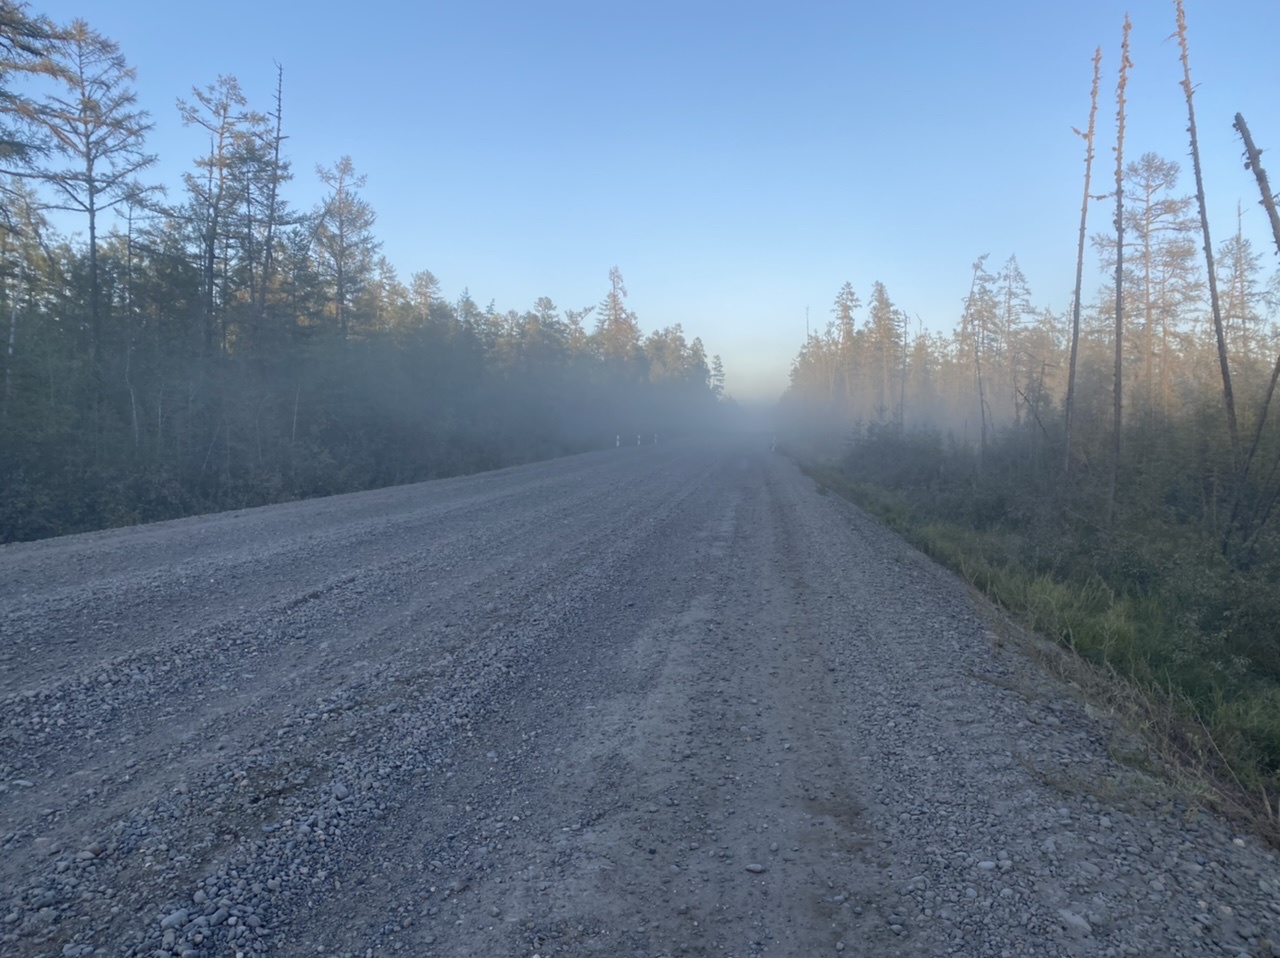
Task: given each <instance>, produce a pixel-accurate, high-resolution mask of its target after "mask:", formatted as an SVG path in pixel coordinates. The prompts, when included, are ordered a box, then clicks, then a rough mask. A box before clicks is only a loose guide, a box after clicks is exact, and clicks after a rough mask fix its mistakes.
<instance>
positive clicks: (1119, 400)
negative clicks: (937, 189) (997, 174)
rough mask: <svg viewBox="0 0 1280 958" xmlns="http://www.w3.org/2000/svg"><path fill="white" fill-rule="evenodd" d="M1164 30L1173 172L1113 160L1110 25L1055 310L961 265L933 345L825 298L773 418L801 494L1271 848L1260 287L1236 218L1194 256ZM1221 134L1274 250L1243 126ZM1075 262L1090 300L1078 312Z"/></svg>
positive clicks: (1275, 293) (1274, 733) (1267, 280)
mask: <svg viewBox="0 0 1280 958" xmlns="http://www.w3.org/2000/svg"><path fill="white" fill-rule="evenodd" d="M1176 14H1177V16H1176V24H1175V23H1171V24H1170V26H1171V27H1174V26H1176V36H1177V38H1178V40H1179V50H1180V52H1181V62H1182V67H1183V70H1182V73H1183V78H1184V79H1183V83H1182V90H1181V96H1180V98H1181V99H1185V101H1186V104H1185V110H1186V115H1187V117H1188V120H1189V122H1188V129H1189V133H1190V140H1189V143H1188V145H1189V156H1190V158H1191V167H1192V169H1191V170H1187V169H1184V168H1183V166H1182V165H1181V164H1180V163H1179V162H1177V161H1176V160H1174V159H1173V158H1170V157H1165V156H1159V155H1156V154H1155V153H1151V152H1137V151H1133V152H1131V151H1130V149H1129V147H1130V144H1128V143H1126V142H1125V140H1124V133H1125V119H1126V117H1125V84H1126V81H1127V74H1128V71H1129V70H1130V68H1131V63H1130V59H1129V53H1128V50H1129V46H1128V44H1129V30H1130V28H1129V23H1128V21H1127V19H1126V22H1125V24H1124V30H1123V34H1122V36H1123V42H1122V44H1121V46H1120V51H1119V52H1120V57H1119V61H1118V62H1119V67H1118V71H1117V72H1118V79H1117V85H1116V99H1115V103H1116V113H1115V116H1116V120H1117V123H1116V139H1115V146H1114V149H1113V153H1114V156H1115V164H1114V169H1113V170H1107V171H1101V170H1100V169H1098V168H1097V167H1096V166H1095V162H1094V161H1095V157H1096V155H1097V154H1098V153H1099V152H1101V151H1100V150H1099V149H1098V148H1097V144H1096V143H1095V138H1096V136H1097V113H1098V108H1099V86H1100V82H1101V72H1100V64H1101V60H1102V50H1101V48H1099V49H1098V51H1097V53H1096V54H1095V56H1094V60H1093V86H1092V97H1091V101H1092V105H1091V109H1090V112H1089V120H1088V125H1087V128H1086V129H1084V130H1077V131H1076V132H1077V133H1079V134H1080V136H1081V138H1082V140H1083V145H1084V148H1083V151H1082V152H1083V154H1084V161H1085V177H1084V187H1083V202H1082V207H1081V220H1080V231H1079V256H1078V262H1077V263H1076V264H1075V265H1076V286H1075V295H1074V297H1073V302H1072V305H1071V308H1070V309H1069V310H1068V312H1067V313H1066V314H1062V315H1059V314H1055V313H1053V312H1051V311H1049V310H1046V309H1044V308H1039V307H1037V306H1036V305H1035V302H1034V298H1033V296H1032V293H1031V290H1030V289H1028V284H1027V281H1026V279H1025V277H1024V276H1023V273H1022V271H1021V270H1020V268H1019V266H1018V261H1017V258H1016V256H1012V255H1010V256H1008V257H1007V258H1005V259H1004V260H1003V261H1002V262H994V263H993V262H992V260H991V258H990V256H988V255H979V256H977V258H976V259H975V261H974V263H973V265H972V274H971V283H970V285H969V288H968V289H967V290H957V301H958V302H959V304H960V306H959V308H958V310H957V312H958V318H957V321H956V323H955V326H954V328H953V329H952V330H951V331H950V332H949V333H934V332H928V331H924V330H920V329H913V325H912V323H911V322H910V320H909V317H908V316H907V314H906V313H905V312H904V311H903V310H902V309H900V308H898V307H897V306H895V305H894V302H893V301H892V299H891V298H890V296H889V292H888V290H887V289H886V288H885V286H884V285H883V284H881V283H878V282H876V283H873V284H872V286H871V289H870V295H869V297H868V301H867V303H866V304H865V308H864V305H863V303H862V301H861V299H860V297H859V295H858V293H857V292H856V291H855V289H854V287H853V286H852V284H849V283H846V284H845V285H844V286H843V287H841V289H840V290H839V291H838V292H837V293H836V296H835V300H834V304H833V306H832V309H831V316H832V318H831V320H830V322H829V323H828V324H827V325H826V328H825V330H823V331H821V332H819V333H816V334H811V335H810V336H809V338H808V340H807V342H806V343H805V344H804V346H803V348H802V349H801V351H800V353H799V355H798V356H796V358H795V359H794V361H793V364H792V369H791V380H790V387H789V389H788V390H787V393H786V395H785V397H784V400H783V405H782V416H783V421H784V422H785V423H786V425H787V430H788V435H789V437H790V439H789V441H790V442H791V444H792V446H793V448H795V449H796V450H797V451H798V452H799V453H800V454H801V456H802V457H803V458H805V459H806V460H807V461H808V462H809V463H810V468H811V469H812V470H813V472H814V474H815V476H817V477H818V478H819V480H820V481H822V482H823V483H825V484H826V485H828V486H829V487H832V488H835V489H838V490H839V491H841V492H842V493H844V494H846V495H848V496H849V497H851V498H853V499H854V500H855V501H858V502H860V503H862V504H863V505H864V506H866V507H868V508H870V509H871V510H872V511H874V512H876V513H877V514H879V515H880V516H882V517H883V518H884V519H885V520H886V521H888V522H889V523H891V524H892V525H894V526H895V527H896V528H898V529H899V530H900V531H902V532H903V533H904V534H905V535H907V536H908V538H909V539H911V540H912V541H913V542H914V543H916V544H917V545H919V546H920V547H921V548H923V549H924V550H925V551H927V552H929V553H930V554H931V555H933V556H935V557H937V558H938V559H940V560H941V561H944V562H947V563H949V564H951V565H952V566H953V567H955V568H956V569H957V570H959V571H960V572H961V573H962V574H963V575H964V576H965V577H966V579H968V581H969V582H970V583H971V584H973V585H974V586H975V587H977V588H979V589H981V590H983V591H984V592H986V593H987V594H988V595H989V596H990V597H991V598H993V599H994V600H995V601H996V602H997V603H998V604H1000V605H1002V606H1003V607H1004V608H1006V609H1008V610H1009V611H1010V612H1012V613H1014V615H1015V616H1016V617H1018V618H1020V619H1021V620H1022V621H1023V622H1024V623H1026V624H1028V625H1030V626H1031V627H1032V628H1033V629H1035V630H1037V631H1039V632H1041V633H1043V634H1047V635H1049V636H1051V637H1053V638H1054V639H1056V640H1058V641H1060V642H1062V643H1065V644H1067V645H1069V646H1070V647H1072V648H1073V649H1075V650H1076V651H1077V652H1078V653H1080V654H1081V655H1082V656H1084V657H1085V658H1086V659H1088V660H1089V661H1091V662H1093V663H1095V664H1096V665H1098V666H1099V667H1100V668H1102V669H1103V670H1105V671H1108V672H1112V673H1114V674H1117V675H1120V676H1122V677H1124V678H1125V679H1127V680H1130V682H1132V683H1133V685H1134V687H1136V688H1137V689H1139V690H1140V691H1141V693H1142V695H1143V696H1145V699H1144V701H1145V702H1146V705H1145V706H1144V708H1145V707H1148V706H1149V711H1148V713H1147V716H1146V719H1147V720H1148V721H1150V722H1152V723H1155V724H1159V725H1161V726H1162V727H1165V729H1166V731H1167V732H1169V738H1170V739H1171V740H1172V742H1173V747H1174V748H1175V750H1176V751H1180V752H1182V753H1184V754H1186V755H1190V756H1192V757H1193V759H1194V760H1195V761H1196V762H1197V763H1199V764H1202V765H1204V766H1206V767H1209V768H1211V769H1214V770H1215V774H1218V775H1219V777H1220V778H1222V779H1224V780H1225V781H1227V782H1228V783H1229V784H1230V786H1231V789H1232V791H1233V792H1234V793H1235V794H1236V795H1237V796H1241V798H1240V801H1241V803H1242V804H1243V805H1245V806H1246V807H1247V808H1249V809H1250V810H1251V811H1252V812H1254V813H1256V814H1257V815H1259V816H1260V817H1261V819H1263V820H1265V821H1268V822H1269V823H1270V824H1271V827H1272V829H1273V830H1274V828H1275V826H1276V823H1277V820H1276V801H1277V796H1278V795H1280V589H1278V588H1277V583H1278V582H1280V530H1278V529H1277V515H1276V507H1277V503H1278V502H1280V423H1278V422H1277V418H1280V417H1277V415H1276V412H1275V410H1274V409H1273V408H1272V406H1273V405H1274V393H1275V389H1276V383H1277V379H1278V378H1280V324H1278V323H1277V320H1278V319H1280V274H1277V273H1276V272H1275V271H1274V270H1272V269H1271V268H1270V265H1269V260H1270V257H1269V256H1268V257H1266V260H1267V262H1266V263H1264V255H1263V251H1262V250H1258V249H1255V248H1254V246H1253V244H1252V243H1251V241H1250V239H1249V238H1247V237H1246V236H1245V235H1244V232H1243V229H1242V228H1241V226H1240V223H1241V219H1242V213H1243V210H1242V208H1239V207H1238V208H1237V210H1236V213H1237V215H1236V217H1235V220H1236V224H1237V228H1236V230H1235V232H1234V234H1232V235H1228V236H1226V237H1222V238H1213V239H1212V240H1211V237H1210V234H1209V225H1208V218H1207V216H1206V214H1205V209H1206V202H1207V199H1208V197H1207V195H1206V190H1205V187H1204V184H1203V182H1202V176H1201V170H1200V168H1199V157H1198V145H1197V141H1196V115H1195V102H1194V95H1193V94H1194V84H1193V81H1192V77H1191V70H1190V55H1189V49H1190V45H1189V43H1188V31H1187V29H1186V21H1185V17H1184V15H1183V11H1182V5H1181V2H1180V0H1179V2H1178V3H1177V5H1176ZM1171 95H1173V96H1179V92H1178V91H1171ZM1082 99H1083V98H1082ZM1083 113H1084V111H1083V109H1082V115H1083ZM1082 126H1083V124H1082ZM1235 131H1236V134H1237V135H1238V136H1239V142H1240V147H1241V153H1242V158H1243V168H1244V169H1243V173H1244V175H1245V176H1246V177H1247V182H1248V183H1249V185H1250V186H1252V187H1254V189H1255V190H1257V192H1255V193H1254V195H1255V196H1258V195H1260V196H1261V205H1262V206H1263V207H1264V208H1265V211H1266V215H1267V218H1268V222H1269V223H1270V225H1271V227H1272V230H1273V232H1274V235H1275V240H1276V244H1277V249H1278V250H1280V218H1277V215H1276V207H1275V197H1274V195H1273V193H1272V190H1271V187H1270V186H1269V183H1268V180H1267V177H1266V171H1265V169H1264V167H1263V165H1262V162H1261V153H1260V151H1259V150H1258V148H1257V146H1256V145H1255V144H1254V142H1253V140H1252V134H1251V131H1250V130H1249V127H1248V125H1247V122H1246V120H1245V118H1244V117H1242V116H1240V115H1239V114H1237V115H1236V117H1235ZM1269 135H1270V136H1274V137H1277V138H1280V130H1275V131H1269ZM1135 154H1136V158H1133V156H1134V155H1135ZM1100 183H1101V184H1103V185H1101V186H1100V185H1099V184H1100ZM1077 195H1080V194H1077ZM1099 224H1101V225H1099ZM1090 226H1092V229H1091V230H1090V228H1089V227H1090ZM1086 249H1088V251H1089V253H1090V254H1091V255H1089V256H1086ZM1268 252H1270V251H1268ZM1086 259H1089V260H1091V261H1092V262H1093V263H1096V266H1097V270H1098V275H1100V276H1101V282H1100V284H1099V286H1098V288H1097V289H1096V290H1095V292H1094V293H1093V294H1092V295H1089V294H1088V293H1086V292H1085V291H1084V286H1083V283H1084V272H1085V270H1084V267H1085V261H1086ZM1063 266H1064V273H1066V271H1067V270H1069V269H1070V265H1069V264H1063ZM1157 706H1158V707H1157Z"/></svg>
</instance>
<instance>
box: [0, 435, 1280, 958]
mask: <svg viewBox="0 0 1280 958" xmlns="http://www.w3.org/2000/svg"><path fill="white" fill-rule="evenodd" d="M0 632H2V634H3V639H2V640H0V701H2V702H3V709H2V710H0V953H3V954H4V955H6V956H32V955H50V956H57V955H62V956H68V958H75V956H81V955H90V954H104V955H187V956H206V955H207V956H214V955H217V956H230V955H244V956H249V955H316V954H321V953H324V954H326V955H350V956H372V955H384V954H396V953H401V954H405V955H413V956H419V955H421V956H432V955H435V956H486V958H490V956H521V958H531V956H535V955H537V956H543V958H547V956H570V955H576V956H611V958H612V956H618V958H630V956H635V958H640V956H644V958H658V956H676V955H716V956H738V958H746V956H756V955H775V956H810V955H823V954H836V953H841V952H842V953H844V954H845V955H855V956H863V955H865V956H914V955H974V956H988V955H990V956H1041V955H1045V956H1047V955H1071V956H1076V955H1078V956H1094V955H1104V956H1111V955H1151V956H1166V955H1223V954H1227V955H1232V954H1235V955H1252V956H1257V955H1280V943H1277V944H1272V941H1277V942H1280V861H1277V857H1276V855H1275V854H1274V853H1272V852H1270V851H1268V850H1267V849H1265V848H1264V847H1262V846H1261V845H1260V844H1259V843H1257V842H1255V841H1254V840H1253V839H1252V838H1249V837H1247V836H1241V835H1238V834H1236V833H1234V832H1233V831H1232V829H1231V828H1230V827H1229V826H1228V825H1227V824H1225V823H1223V822H1221V821H1220V820H1218V819H1216V818H1214V817H1213V816H1212V815H1209V814H1207V813H1204V812H1199V811H1197V810H1196V809H1194V808H1192V807H1189V806H1188V805H1187V804H1186V803H1185V802H1183V801H1181V800H1180V799H1179V798H1178V797H1177V796H1176V795H1175V794H1174V793H1172V792H1171V791H1169V790H1168V789H1166V787H1165V786H1164V785H1162V784H1161V783H1159V782H1157V781H1155V780H1153V779H1150V778H1148V777H1146V776H1145V775H1144V774H1142V773H1141V772H1139V771H1137V770H1135V769H1134V768H1131V767H1129V766H1127V765H1125V764H1121V763H1119V762H1117V761H1116V760H1115V759H1114V758H1113V757H1112V756H1114V755H1119V754H1128V753H1135V754H1136V753H1138V752H1140V749H1139V748H1137V747H1136V746H1134V744H1133V743H1132V742H1126V740H1125V737H1124V735H1123V733H1122V732H1121V731H1120V730H1118V729H1116V728H1114V727H1113V726H1112V724H1111V723H1109V722H1108V720H1107V719H1106V718H1105V717H1102V716H1099V715H1097V713H1096V712H1095V711H1094V710H1093V709H1091V708H1089V707H1088V706H1086V705H1085V704H1084V703H1082V702H1081V701H1080V700H1079V699H1078V698H1077V697H1075V696H1074V695H1073V694H1071V690H1070V689H1068V688H1066V687H1064V686H1062V685H1060V684H1058V682H1057V681H1056V680H1054V679H1051V678H1049V677H1047V676H1045V675H1044V674H1042V673H1041V672H1040V671H1039V670H1038V669H1037V667H1036V666H1034V665H1033V664H1031V663H1030V662H1029V661H1028V660H1027V659H1026V658H1025V657H1024V655H1023V653H1022V652H1020V651H1019V650H1018V649H1017V648H1015V647H1014V646H1012V645H1007V644H1001V643H999V642H996V641H994V640H993V637H992V635H991V634H990V633H989V632H988V631H987V629H986V628H985V627H984V625H983V624H982V620H981V619H980V618H979V616H978V614H977V613H976V612H975V609H974V607H973V604H972V601H971V599H970V598H969V596H968V593H967V592H966V590H965V588H964V587H963V585H962V584H961V583H959V582H958V581H957V580H956V579H955V577H953V576H952V575H951V574H949V573H947V572H945V571H943V570H941V569H939V568H937V567H936V566H934V565H933V564H931V563H930V562H929V561H928V560H926V559H924V558H922V557H921V556H919V555H918V554H916V553H914V552H913V551H912V550H911V549H910V548H908V547H907V546H905V545H904V544H903V543H902V542H901V540H900V539H898V538H897V537H896V536H894V535H893V534H892V533H889V532H887V531H885V530H884V529H883V528H881V527H880V526H879V525H877V524H876V523H875V522H874V521H872V520H871V519H869V518H867V517H866V516H865V515H864V514H862V513H861V512H859V511H858V510H857V509H856V508H855V507H853V506H851V505H850V504H848V503H846V502H843V501H841V500H839V499H838V498H837V497H835V496H828V495H823V494H822V491H821V490H819V489H817V488H816V487H815V485H814V483H813V482H812V481H811V480H809V479H807V478H806V477H804V476H803V475H801V474H800V473H799V472H798V470H797V469H796V468H795V466H794V465H793V464H792V463H790V462H788V461H787V460H785V459H783V458H782V457H780V456H774V455H771V454H769V453H767V452H765V451H763V450H761V449H758V448H756V447H755V446H746V445H736V446H735V445H729V444H723V445H714V444H711V445H708V444H699V443H692V442H686V443H671V444H664V445H660V446H645V447H640V448H635V447H631V448H627V447H624V448H622V449H611V450H608V451H605V452H600V453H592V454H589V455H584V456H577V457H573V458H569V459H563V460H558V461H555V462H548V463H542V464H538V465H533V466H527V467H522V468H518V469H509V470H504V471H502V472H496V473H490V474H486V475H482V476H474V477H469V478H462V479H454V480H448V481H443V482H435V483H429V484H423V485H416V486H407V487H400V488H396V489H387V490H380V491H375V492H369V493H362V494H358V495H352V496H340V497H335V498H330V499H324V500H317V501H312V502H305V503H293V504H288V505H281V506H273V507H268V508H264V509H257V510H251V511H246V512H239V513H231V514H224V515H218V516H211V517H203V518H196V519H189V520H182V521H178V522H168V523H160V524H156V525H151V526H145V527H139V528H136V529H129V530H122V531H112V532H104V533H95V534H91V535H83V536H74V537H69V538H65V539H58V540H50V541H47V542H39V543H32V544H24V545H11V546H5V547H2V548H0Z"/></svg>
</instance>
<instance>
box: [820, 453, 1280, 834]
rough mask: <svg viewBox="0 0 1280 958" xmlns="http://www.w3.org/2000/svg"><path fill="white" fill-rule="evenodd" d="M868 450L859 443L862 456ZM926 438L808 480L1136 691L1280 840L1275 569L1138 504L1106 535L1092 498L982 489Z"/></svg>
mask: <svg viewBox="0 0 1280 958" xmlns="http://www.w3.org/2000/svg"><path fill="white" fill-rule="evenodd" d="M869 447H871V448H869ZM965 465H966V464H965V463H964V462H963V459H962V457H960V456H957V454H956V453H955V451H954V450H946V449H944V448H943V447H942V445H941V443H940V442H939V441H938V440H937V439H936V437H935V438H933V439H928V438H925V439H923V440H922V439H920V438H919V437H917V438H915V439H913V438H912V437H902V436H896V437H895V436H883V435H882V436H881V437H879V438H875V439H872V440H869V441H865V442H863V443H862V444H860V445H859V446H857V447H855V448H854V449H852V450H850V451H848V452H847V453H846V454H844V455H842V456H839V457H835V458H828V459H823V460H818V459H810V460H809V461H808V462H807V463H806V464H805V468H806V471H807V472H809V474H810V475H811V476H813V478H814V479H816V480H817V481H818V482H819V484H820V485H821V486H825V487H827V488H829V489H831V490H832V491H834V492H836V493H838V494H839V495H841V496H843V497H845V498H847V499H850V500H851V501H853V502H855V503H857V504H858V505H859V506H861V507H862V508H864V509H866V510H867V511H868V512H870V513H872V514H873V515H875V516H876V517H877V518H879V519H880V520H881V521H882V522H884V523H885V524H886V525H887V526H889V527H890V528H892V529H894V530H895V531H896V532H898V533H899V534H901V535H902V536H903V537H904V538H905V539H907V540H908V541H909V542H911V543H912V544H913V545H914V546H916V547H917V548H918V549H920V550H921V551H923V552H924V553H926V554H927V555H929V556H931V557H932V558H934V559H935V560H937V561H938V562H940V563H942V564H944V565H946V566H948V567H950V568H951V569H953V570H955V571H956V572H957V573H959V574H960V575H961V576H962V577H963V578H964V579H965V580H966V581H967V582H968V583H969V584H970V585H971V586H973V587H974V588H975V589H977V590H979V591H981V592H982V593H983V594H985V595H986V596H987V597H988V598H989V599H990V600H991V601H993V602H994V603H996V604H997V605H998V606H999V607H1001V608H1002V609H1004V610H1005V611H1006V612H1007V613H1008V614H1009V615H1010V616H1011V617H1012V618H1013V619H1014V620H1016V621H1017V622H1019V623H1020V624H1021V625H1022V626H1024V627H1026V628H1027V629H1030V630H1032V631H1034V632H1035V633H1037V634H1039V635H1041V636H1044V637H1046V638H1048V639H1050V640H1052V641H1054V642H1055V643H1058V644H1059V645H1061V646H1063V647H1064V648H1066V649H1069V650H1071V651H1072V652H1073V653H1074V654H1075V655H1076V656H1078V657H1079V658H1080V659H1081V660H1083V661H1084V662H1086V663H1089V664H1090V665H1091V666H1094V667H1095V668H1096V669H1098V670H1101V672H1102V673H1104V674H1107V675H1111V676H1114V678H1115V679H1116V680H1117V681H1122V682H1123V683H1125V684H1126V685H1127V686H1128V687H1129V688H1130V689H1131V690H1132V691H1135V692H1136V693H1138V694H1139V695H1140V696H1141V697H1142V698H1143V699H1144V700H1145V701H1146V703H1147V712H1148V713H1149V714H1152V715H1154V714H1155V713H1159V716H1160V717H1159V720H1158V721H1150V722H1146V723H1144V724H1146V725H1147V726H1148V729H1149V730H1150V731H1154V732H1156V733H1158V734H1159V735H1160V736H1161V737H1162V738H1163V739H1164V741H1163V743H1162V744H1163V746H1164V747H1165V750H1166V752H1167V753H1169V754H1176V755H1177V756H1178V757H1179V759H1180V760H1181V761H1184V762H1187V763H1190V764H1191V765H1194V766H1196V767H1197V769H1198V771H1199V772H1202V773H1204V774H1205V775H1207V776H1208V777H1209V779H1210V780H1212V782H1213V783H1214V785H1215V792H1216V793H1217V794H1218V796H1219V799H1220V801H1219V804H1222V805H1223V806H1224V807H1227V806H1229V807H1230V809H1231V810H1234V811H1236V812H1240V811H1242V810H1247V813H1248V814H1250V816H1251V817H1252V818H1253V820H1254V825H1255V827H1256V828H1257V829H1258V830H1259V832H1260V833H1262V834H1264V835H1265V836H1266V837H1268V838H1269V839H1270V840H1271V841H1272V842H1273V843H1277V844H1280V822H1278V821H1277V796H1280V641H1278V639H1277V628H1278V627H1280V617H1277V616H1275V615H1273V614H1272V610H1274V609H1276V608H1277V598H1278V597H1277V589H1276V584H1275V583H1276V578H1275V572H1276V569H1275V568H1274V567H1273V566H1269V565H1268V564H1266V563H1261V564H1259V565H1258V566H1256V567H1254V568H1251V569H1244V570H1242V569H1238V568H1235V567H1232V566H1231V565H1229V564H1228V563H1227V562H1226V560H1224V559H1223V557H1222V556H1221V554H1220V552H1219V551H1218V550H1216V549H1215V548H1214V547H1213V541H1212V536H1211V535H1210V534H1206V533H1205V531H1204V530H1202V529H1196V528H1188V527H1187V525H1186V524H1185V523H1184V524H1179V523H1178V522H1177V521H1176V520H1174V519H1172V518H1170V516H1169V514H1168V512H1167V511H1161V510H1159V509H1151V508H1147V507H1145V506H1144V505H1143V504H1142V503H1128V504H1123V507H1122V508H1121V509H1119V510H1118V513H1117V519H1116V520H1115V521H1114V523H1113V524H1112V525H1111V526H1110V527H1108V528H1105V529H1104V528H1102V527H1101V526H1100V525H1099V524H1098V523H1097V522H1095V521H1094V520H1093V519H1092V518H1091V517H1090V515H1089V512H1088V510H1086V509H1084V508H1082V506H1081V501H1082V500H1085V499H1086V497H1087V495H1088V494H1089V490H1088V489H1086V488H1084V486H1085V485H1087V483H1078V484H1077V485H1076V486H1075V487H1074V488H1073V489H1070V490H1064V489H1063V488H1062V484H1061V483H1058V484H1057V485H1056V486H1055V485H1054V483H1053V482H1052V481H1051V480H1050V479H1049V477H1047V476H1046V478H1045V480H1044V481H1043V482H1041V483H1036V482H1030V483H1028V482H1027V481H1026V476H1025V475H1023V476H1021V477H1020V480H1019V481H1018V482H1017V483H1013V482H1005V481H1002V479H1001V477H1000V476H999V474H996V475H990V474H988V475H985V476H983V477H982V478H981V480H979V479H978V477H977V476H976V475H975V471H974V469H973V468H971V466H972V464H971V463H970V464H969V466H970V468H965Z"/></svg>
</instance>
